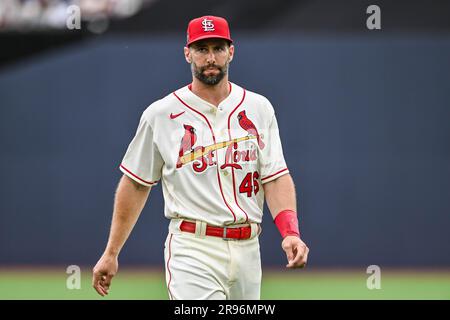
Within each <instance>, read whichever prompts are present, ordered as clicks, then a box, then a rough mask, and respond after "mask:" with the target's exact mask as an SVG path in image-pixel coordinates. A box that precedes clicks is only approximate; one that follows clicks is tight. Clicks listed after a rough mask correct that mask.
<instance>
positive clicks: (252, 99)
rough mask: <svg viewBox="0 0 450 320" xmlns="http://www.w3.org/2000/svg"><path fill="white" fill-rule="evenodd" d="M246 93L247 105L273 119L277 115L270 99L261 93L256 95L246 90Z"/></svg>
mask: <svg viewBox="0 0 450 320" xmlns="http://www.w3.org/2000/svg"><path fill="white" fill-rule="evenodd" d="M245 92H246V94H245V100H246V103H247V104H249V105H252V106H256V107H257V108H260V109H261V111H262V112H263V113H264V114H266V115H268V116H269V117H271V116H272V115H273V114H274V113H275V110H274V108H273V106H272V103H271V102H270V100H269V99H268V98H266V97H265V96H263V95H262V94H260V93H256V92H254V91H250V90H247V89H245Z"/></svg>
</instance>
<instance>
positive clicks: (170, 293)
mask: <svg viewBox="0 0 450 320" xmlns="http://www.w3.org/2000/svg"><path fill="white" fill-rule="evenodd" d="M172 236H173V234H172V233H171V234H170V239H169V259H167V271H169V282H168V283H167V291H169V298H170V300H173V296H172V292H170V282H171V281H172V273H171V272H170V269H169V261H170V258H171V254H172V252H171V245H172Z"/></svg>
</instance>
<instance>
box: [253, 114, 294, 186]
mask: <svg viewBox="0 0 450 320" xmlns="http://www.w3.org/2000/svg"><path fill="white" fill-rule="evenodd" d="M262 139H263V141H264V143H265V147H264V148H263V149H262V150H261V159H260V160H261V166H260V169H261V183H262V184H264V183H267V182H269V181H272V180H275V179H277V178H279V177H281V176H282V175H284V174H287V173H289V170H288V168H287V165H286V161H285V160H284V155H283V147H282V145H281V139H280V133H279V130H278V122H277V118H276V116H275V114H273V115H272V118H271V120H270V123H269V126H268V128H267V129H266V130H264V137H263V138H262Z"/></svg>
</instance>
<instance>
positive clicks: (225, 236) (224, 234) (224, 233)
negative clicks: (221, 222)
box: [222, 226, 231, 241]
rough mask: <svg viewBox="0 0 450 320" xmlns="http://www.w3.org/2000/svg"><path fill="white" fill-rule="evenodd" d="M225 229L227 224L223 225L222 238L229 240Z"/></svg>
mask: <svg viewBox="0 0 450 320" xmlns="http://www.w3.org/2000/svg"><path fill="white" fill-rule="evenodd" d="M227 229H228V227H227V226H225V227H223V234H222V239H223V240H225V241H230V240H231V238H227Z"/></svg>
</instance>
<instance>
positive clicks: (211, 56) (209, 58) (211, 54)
mask: <svg viewBox="0 0 450 320" xmlns="http://www.w3.org/2000/svg"><path fill="white" fill-rule="evenodd" d="M206 62H208V64H215V63H216V57H215V56H214V52H213V51H209V53H208V56H207V57H206Z"/></svg>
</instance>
